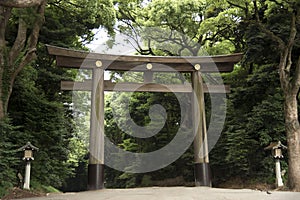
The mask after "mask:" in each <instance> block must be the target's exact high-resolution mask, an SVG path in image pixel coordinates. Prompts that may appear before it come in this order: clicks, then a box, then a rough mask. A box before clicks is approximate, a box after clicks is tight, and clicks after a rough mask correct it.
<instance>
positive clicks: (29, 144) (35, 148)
mask: <svg viewBox="0 0 300 200" xmlns="http://www.w3.org/2000/svg"><path fill="white" fill-rule="evenodd" d="M25 150H39V148H37V147H35V146H33V145H32V144H31V143H30V142H27V143H26V145H24V146H22V147H21V148H19V149H18V151H25Z"/></svg>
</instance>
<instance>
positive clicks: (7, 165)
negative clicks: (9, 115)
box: [0, 119, 20, 197]
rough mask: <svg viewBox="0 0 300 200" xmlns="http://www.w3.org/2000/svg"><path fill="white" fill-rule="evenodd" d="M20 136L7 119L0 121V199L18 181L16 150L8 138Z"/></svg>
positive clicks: (18, 162) (16, 147) (15, 146)
mask: <svg viewBox="0 0 300 200" xmlns="http://www.w3.org/2000/svg"><path fill="white" fill-rule="evenodd" d="M18 134H20V133H19V132H18V131H16V127H13V126H12V125H11V124H10V120H9V119H3V120H0V137H1V141H0V160H1V162H0V197H2V196H4V195H5V194H6V191H7V190H8V189H9V188H11V187H13V186H15V185H17V184H18V181H19V180H17V177H16V174H17V170H16V167H17V166H18V165H19V164H20V158H18V153H17V149H18V148H19V147H18V146H17V145H15V144H14V141H13V140H12V139H11V138H10V137H11V136H12V135H18Z"/></svg>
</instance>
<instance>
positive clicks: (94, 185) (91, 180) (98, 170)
mask: <svg viewBox="0 0 300 200" xmlns="http://www.w3.org/2000/svg"><path fill="white" fill-rule="evenodd" d="M103 188H104V165H103V164H89V165H88V190H99V189H103Z"/></svg>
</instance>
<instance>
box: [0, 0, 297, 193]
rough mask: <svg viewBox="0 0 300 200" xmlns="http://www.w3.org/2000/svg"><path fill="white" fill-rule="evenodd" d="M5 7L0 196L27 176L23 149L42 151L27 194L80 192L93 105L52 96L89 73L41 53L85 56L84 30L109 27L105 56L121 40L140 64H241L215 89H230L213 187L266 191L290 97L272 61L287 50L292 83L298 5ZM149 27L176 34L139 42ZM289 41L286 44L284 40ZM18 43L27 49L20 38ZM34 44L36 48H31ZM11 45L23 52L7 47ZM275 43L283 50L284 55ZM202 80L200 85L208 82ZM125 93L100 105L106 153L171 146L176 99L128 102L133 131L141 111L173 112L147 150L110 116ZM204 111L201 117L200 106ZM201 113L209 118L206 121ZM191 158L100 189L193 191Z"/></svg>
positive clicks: (52, 3) (142, 120) (169, 2)
mask: <svg viewBox="0 0 300 200" xmlns="http://www.w3.org/2000/svg"><path fill="white" fill-rule="evenodd" d="M6 2H7V1H0V14H1V18H0V20H1V21H0V22H1V23H0V24H1V31H0V32H1V34H0V37H1V38H0V39H3V38H4V40H1V41H2V42H0V46H1V52H0V55H1V60H0V61H1V71H0V72H1V84H0V86H1V96H0V97H1V105H2V106H1V120H0V137H1V140H0V160H1V162H0V196H2V195H4V194H5V193H6V191H7V189H8V188H11V187H13V186H17V185H18V184H19V180H18V178H17V176H16V174H17V173H18V172H20V173H21V174H24V162H23V161H22V160H21V158H22V155H21V154H22V152H18V151H17V149H18V148H19V147H21V146H23V145H24V144H25V143H26V142H27V141H30V142H31V143H32V144H34V145H35V146H37V147H39V151H38V152H36V153H35V160H34V162H33V165H32V182H31V184H32V187H33V188H36V189H42V188H47V187H50V186H51V187H54V188H58V189H60V190H62V191H82V190H85V189H86V186H87V183H86V182H87V163H88V148H87V147H88V144H87V142H86V141H87V138H88V134H89V127H88V123H87V121H88V115H89V109H88V108H89V99H90V97H89V95H88V94H87V93H86V92H82V93H77V94H76V95H79V96H80V97H81V98H80V99H81V101H82V102H81V103H80V108H76V107H74V106H73V104H72V93H71V92H69V91H61V89H60V81H61V80H74V79H78V77H81V78H85V77H86V76H87V74H88V73H86V72H82V73H81V74H80V75H79V76H78V74H77V73H76V71H73V70H66V69H62V68H58V67H56V66H55V62H54V58H53V57H50V56H49V55H48V54H47V51H46V47H45V44H50V45H56V46H61V47H67V48H73V49H80V50H88V49H87V47H86V44H88V43H89V42H91V41H93V38H94V32H93V30H94V29H97V28H99V27H101V28H102V29H106V30H107V33H108V35H109V36H110V40H108V41H107V44H106V45H107V46H108V47H113V46H114V45H117V44H116V43H117V42H116V40H115V38H117V36H118V34H121V33H122V34H123V35H126V36H127V38H129V40H128V41H129V42H130V43H129V44H131V45H132V46H133V47H134V48H135V51H136V52H137V53H138V54H141V55H162V56H175V55H177V56H181V55H194V56H195V55H204V54H205V52H206V54H209V55H220V54H230V53H237V52H241V53H243V54H244V56H243V60H242V61H241V62H240V63H239V64H238V65H236V66H235V70H234V71H233V72H232V73H230V74H224V75H223V80H224V83H225V84H228V85H230V86H231V93H230V94H228V95H227V97H228V99H227V117H226V122H225V125H224V129H223V132H222V134H221V137H220V138H219V140H218V142H217V144H216V145H215V146H214V148H213V149H212V151H211V152H210V155H209V156H210V164H211V168H212V173H213V186H216V187H217V186H221V185H222V184H224V183H225V182H229V181H235V182H237V181H239V183H261V184H273V183H274V182H275V176H274V160H273V158H272V156H271V154H270V152H268V151H265V150H264V147H266V146H268V145H269V144H270V142H273V141H281V142H282V143H283V144H287V138H288V137H287V134H286V133H287V129H286V124H285V121H286V120H285V119H286V118H285V117H286V116H285V112H284V109H285V106H284V105H285V104H284V102H285V97H286V96H287V95H286V91H285V90H284V87H282V77H281V76H280V74H281V72H280V69H281V68H280V63H281V61H282V55H283V53H282V52H283V51H282V49H288V50H289V51H288V53H289V56H290V57H289V58H290V59H289V61H290V63H291V67H290V69H291V74H292V75H295V74H297V72H298V71H297V70H295V69H297V68H296V65H297V59H298V57H299V45H300V40H299V34H298V33H297V30H299V28H300V17H299V13H300V3H299V2H298V1H292V0H286V1H282V0H246V1H244V0H243V1H239V0H237V1H230V0H218V1H216V0H214V1H211V0H193V1H188V0H153V1H142V0H125V1H121V0H120V1H119V0H115V1H110V0H95V1H87V0H66V1H58V0H48V1H37V2H38V3H37V4H33V5H26V6H16V5H10V4H9V3H8V4H6ZM33 2H34V1H33ZM41 5H43V6H44V7H41ZM41 8H43V9H44V10H42V11H43V12H41ZM8 13H9V17H7V15H8ZM6 19H7V20H6ZM37 22H38V23H37ZM293 24H294V25H295V26H293ZM4 27H5V28H4ZM36 27H39V30H37V28H36ZM153 27H155V28H159V29H158V30H163V31H166V32H168V33H174V34H169V35H166V34H165V35H164V36H162V35H161V34H157V33H158V32H157V31H156V32H155V31H153V33H151V34H145V32H146V31H147V30H153ZM149 28H150V29H149ZM20 30H23V32H22V31H20ZM294 30H296V32H295V34H294ZM37 32H38V33H39V34H38V35H36V33H37ZM33 33H34V34H33ZM178 33H179V34H178ZM293 34H294V38H292V37H291V35H292V36H293ZM22 35H23V40H24V41H21V40H19V39H20V38H21V36H22ZM34 36H35V37H34ZM36 36H38V37H36ZM35 38H36V43H35V44H33V43H34V42H33V41H35ZM141 38H142V41H140V39H141ZM291 38H292V39H293V40H292V41H291ZM3 41H4V42H3ZM20 41H21V43H19V44H22V45H21V46H16V45H14V44H16V42H20ZM278 41H279V42H278ZM166 44H168V45H167V46H168V48H166V47H165V46H166ZM191 44H193V45H191ZM284 44H287V45H286V47H289V48H282V45H283V46H284ZM31 45H33V46H31ZM17 47H20V49H19V50H18V49H16V48H17ZM28 47H34V48H36V49H35V50H34V51H35V53H36V57H32V58H30V59H29V60H28V61H29V62H26V61H27V60H26V59H25V58H27V57H26V56H28V55H30V56H31V55H32V54H31V53H32V52H31V50H32V49H34V48H32V49H28ZM290 47H291V48H290ZM12 50H18V54H15V55H14V56H12V57H11V58H12V59H11V60H10V59H5V58H6V57H5V56H6V55H7V57H8V58H10V57H9V55H10V54H9V53H7V52H16V51H12ZM9 61H11V62H9ZM3 63H4V64H3ZM22 63H24V65H22ZM299 63H300V62H299ZM298 65H300V64H298ZM16 66H17V67H16ZM13 76H15V77H13ZM110 76H111V78H112V79H113V80H114V81H124V80H132V79H135V80H138V79H139V78H141V77H140V76H139V74H134V75H133V76H129V75H128V74H127V75H124V74H122V73H113V74H110ZM186 76H187V78H188V75H186ZM209 78H210V77H206V79H205V80H206V81H209ZM292 78H293V77H292ZM292 78H290V79H291V80H292ZM171 79H172V77H168V76H164V77H157V80H159V81H161V82H163V81H166V80H171ZM6 83H7V84H6ZM8 83H9V84H8ZM10 86H11V89H10ZM126 95H128V94H118V93H110V94H107V95H106V97H105V101H106V108H105V131H106V135H107V136H108V137H110V139H111V140H112V141H113V142H114V143H115V144H117V145H119V146H120V147H122V148H124V149H125V150H128V151H132V152H149V151H153V150H155V149H157V148H159V147H162V146H164V145H165V144H167V143H168V142H170V141H171V139H172V138H173V137H174V134H176V131H177V128H178V127H177V125H178V124H177V122H178V120H180V107H179V106H178V105H177V104H176V102H175V101H174V95H173V94H159V93H134V94H132V95H131V97H130V100H131V103H130V113H131V116H132V117H133V119H134V120H135V122H136V123H137V124H139V125H145V124H147V123H148V122H149V116H148V111H149V107H150V106H151V105H153V104H155V103H157V102H161V104H162V105H163V106H164V107H165V108H166V109H167V111H168V112H170V113H171V114H170V115H168V116H169V117H168V121H167V123H166V125H165V126H164V128H163V129H162V130H161V131H160V133H159V134H158V135H157V136H155V137H152V138H150V139H147V140H138V139H136V138H133V137H130V136H128V135H127V134H125V133H124V132H122V131H121V130H120V129H118V128H117V126H116V121H115V120H114V118H113V114H112V112H113V111H112V109H117V112H118V113H119V114H120V115H121V114H122V112H124V108H123V107H122V106H119V105H121V104H120V102H122V101H123V98H126ZM297 96H298V93H297ZM5 102H7V104H5ZM207 105H208V108H209V97H207ZM209 114H210V110H209V109H207V116H209ZM288 130H289V129H288ZM192 151H193V149H192V147H191V148H189V149H188V150H187V151H186V152H185V153H184V154H183V155H182V156H181V157H180V158H179V159H178V160H177V161H176V162H174V163H172V164H171V165H169V166H168V167H166V168H163V169H161V170H158V171H154V172H149V173H145V174H129V173H124V172H120V171H116V170H113V169H110V168H106V170H105V179H106V183H105V186H106V187H111V188H117V187H122V188H127V187H139V186H151V185H155V184H161V185H164V184H165V185H168V184H169V185H171V184H174V181H173V183H172V181H170V182H169V183H168V181H165V182H163V180H176V181H175V184H177V185H178V184H179V185H190V184H191V183H192V182H193V179H194V171H193V152H192ZM288 159H289V155H288V154H287V153H286V152H284V159H283V160H282V162H281V164H282V168H283V170H284V171H286V172H287V173H285V174H284V176H283V178H284V182H285V183H286V185H287V186H291V189H295V188H297V184H296V186H295V184H294V183H295V182H296V183H297V181H295V180H294V179H293V178H292V179H291V180H292V184H291V183H289V182H287V180H288V174H289V173H288V172H289V168H288ZM290 177H291V176H290ZM298 179H299V178H298ZM289 180H290V179H289ZM298 183H299V181H298ZM298 187H300V186H299V184H298Z"/></svg>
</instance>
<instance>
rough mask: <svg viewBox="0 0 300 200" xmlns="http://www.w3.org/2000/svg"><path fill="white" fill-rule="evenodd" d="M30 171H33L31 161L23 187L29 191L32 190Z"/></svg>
mask: <svg viewBox="0 0 300 200" xmlns="http://www.w3.org/2000/svg"><path fill="white" fill-rule="evenodd" d="M30 170H31V165H30V161H27V162H26V167H25V180H24V186H23V188H24V189H27V190H30Z"/></svg>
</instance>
